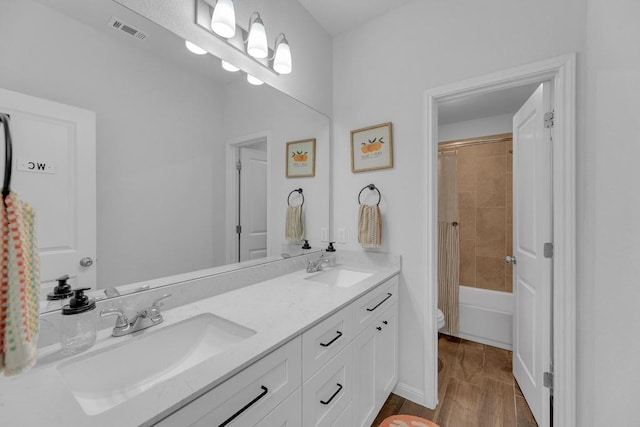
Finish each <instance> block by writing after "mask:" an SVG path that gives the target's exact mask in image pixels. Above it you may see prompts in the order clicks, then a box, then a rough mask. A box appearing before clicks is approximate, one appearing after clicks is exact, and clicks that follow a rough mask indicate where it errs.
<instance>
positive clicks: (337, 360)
mask: <svg viewBox="0 0 640 427" xmlns="http://www.w3.org/2000/svg"><path fill="white" fill-rule="evenodd" d="M352 391H353V352H352V349H351V346H350V345H348V346H347V347H345V348H344V349H343V350H342V351H341V352H340V353H338V354H337V355H336V356H335V357H334V358H333V359H331V360H330V361H329V362H328V363H327V364H326V365H325V366H324V367H323V368H322V369H320V370H319V371H318V372H317V373H316V374H315V375H314V376H313V377H311V378H310V379H309V380H308V381H307V382H305V383H304V385H303V386H302V413H303V420H302V421H303V425H304V426H305V427H329V426H331V425H333V423H334V422H335V420H336V419H337V418H338V416H339V415H340V414H342V411H344V409H345V408H346V407H347V406H349V403H350V402H351V396H352Z"/></svg>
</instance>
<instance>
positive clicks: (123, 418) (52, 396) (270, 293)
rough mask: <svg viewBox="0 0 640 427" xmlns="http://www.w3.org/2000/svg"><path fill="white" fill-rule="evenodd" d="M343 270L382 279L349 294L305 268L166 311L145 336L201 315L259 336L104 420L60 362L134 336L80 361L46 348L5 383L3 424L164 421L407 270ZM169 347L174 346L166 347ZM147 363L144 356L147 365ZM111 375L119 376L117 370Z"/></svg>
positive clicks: (0, 402)
mask: <svg viewBox="0 0 640 427" xmlns="http://www.w3.org/2000/svg"><path fill="white" fill-rule="evenodd" d="M344 267H354V268H359V269H364V270H368V271H375V274H374V275H372V276H371V277H368V278H367V279H365V280H363V281H361V282H359V283H357V284H356V285H354V286H351V287H349V288H339V287H333V286H328V285H323V284H320V283H316V282H313V281H309V280H303V279H304V277H306V276H308V275H309V273H306V272H305V271H304V270H302V271H297V272H294V273H290V274H286V275H284V276H280V277H277V278H274V279H271V280H267V281H264V282H260V283H257V284H254V285H251V286H246V287H243V288H240V289H236V290H233V291H230V292H226V293H223V294H220V295H216V296H214V297H210V298H207V299H203V300H200V301H197V302H193V303H190V304H186V305H183V306H180V307H177V308H174V309H171V310H167V311H165V312H163V316H164V323H162V324H161V325H158V326H154V327H152V328H150V329H147V330H145V331H142V332H141V334H144V333H145V332H148V333H152V332H153V331H156V330H159V329H160V328H164V327H167V326H170V325H172V324H175V323H178V322H180V321H182V320H184V319H186V318H189V317H192V316H194V315H197V314H201V313H212V314H215V315H217V316H220V317H222V318H225V319H228V320H230V321H232V322H235V323H238V324H240V325H242V326H245V327H247V328H251V329H253V330H255V331H256V334H255V335H253V336H251V337H249V338H247V339H246V340H244V341H242V342H240V343H238V344H236V345H235V346H233V347H232V348H230V349H228V350H227V351H225V352H223V353H220V354H218V355H216V356H214V357H211V358H210V359H208V360H206V361H205V362H202V363H201V364H199V365H196V366H194V367H193V368H191V369H188V370H186V371H184V372H182V373H180V374H179V375H177V376H175V377H173V378H171V379H169V380H167V381H164V382H161V383H159V384H156V385H154V386H153V387H151V388H150V389H148V390H147V391H145V392H143V393H141V394H139V395H137V396H134V397H132V398H131V399H129V400H128V401H126V402H124V403H122V404H120V405H118V406H116V407H114V408H112V409H110V410H108V411H106V412H103V413H100V414H97V415H93V416H90V415H87V414H86V413H85V412H84V411H83V409H82V407H81V406H80V405H79V403H78V402H77V401H76V399H75V398H74V396H73V394H72V392H71V391H70V390H69V389H68V388H67V387H66V386H65V385H64V384H63V381H62V379H61V377H60V374H59V372H58V369H57V367H58V364H59V363H60V362H62V361H65V362H66V361H68V360H72V358H73V357H83V356H84V355H86V354H88V353H91V352H95V351H100V350H101V349H103V348H106V347H110V346H112V345H114V344H117V343H122V342H124V340H129V339H135V337H133V336H131V335H129V336H125V337H120V338H114V337H111V336H110V332H111V331H110V330H101V331H99V332H98V339H97V342H96V344H95V345H94V347H92V348H91V349H89V350H87V351H86V352H84V353H81V354H80V355H77V356H73V357H64V358H63V357H62V356H61V355H60V353H59V348H60V347H59V345H58V344H56V345H52V346H49V347H45V348H43V349H41V350H40V352H39V361H38V364H37V365H36V366H35V367H34V368H32V369H31V370H30V371H29V372H27V373H24V374H22V375H20V376H17V377H9V378H2V379H0V424H2V425H16V426H17V425H20V426H41V425H47V426H65V427H66V426H69V427H70V426H83V427H85V426H92V427H98V426H115V425H117V426H137V425H142V424H144V425H148V424H151V423H152V422H155V421H158V420H159V419H161V418H163V417H164V416H166V415H168V414H169V413H171V412H172V411H173V410H175V409H177V408H179V407H181V406H183V405H184V404H186V403H187V402H189V401H191V400H193V399H195V398H196V397H198V396H199V395H201V394H203V393H204V392H206V391H208V390H210V389H211V388H213V387H215V386H216V385H218V384H220V383H221V382H223V381H225V380H226V379H228V378H230V377H231V376H232V375H234V374H236V373H237V372H239V371H241V370H242V369H244V368H246V367H247V366H249V365H250V364H252V363H253V362H255V361H256V360H258V359H260V358H261V357H263V356H265V355H267V354H268V353H269V352H271V351H273V350H274V349H276V348H277V347H279V346H280V345H282V344H284V343H285V342H287V341H288V340H290V339H291V338H293V337H295V336H297V335H299V334H300V333H302V332H303V331H305V330H307V329H309V328H310V327H311V326H313V325H315V324H316V323H318V322H320V321H321V320H323V319H325V318H326V317H328V316H330V315H331V314H333V313H334V312H336V311H338V310H339V309H341V308H342V307H344V306H346V305H348V304H349V303H351V302H352V301H354V300H355V299H357V298H358V297H360V296H362V295H363V294H365V293H366V292H368V291H370V290H371V289H373V288H375V287H376V286H378V285H379V284H381V283H383V282H384V281H386V280H387V279H389V278H391V277H393V276H394V275H397V274H398V273H399V271H400V269H399V267H396V266H390V265H389V266H387V265H383V266H380V265H377V266H372V265H370V264H367V265H364V264H363V265H355V264H348V265H345V266H344ZM137 334H138V333H137ZM137 334H136V335H137ZM169 345H171V343H167V346H169ZM144 357H145V356H144V355H140V359H141V360H143V359H144ZM104 369H113V370H117V369H118V366H105V367H104ZM7 421H9V422H8V423H7Z"/></svg>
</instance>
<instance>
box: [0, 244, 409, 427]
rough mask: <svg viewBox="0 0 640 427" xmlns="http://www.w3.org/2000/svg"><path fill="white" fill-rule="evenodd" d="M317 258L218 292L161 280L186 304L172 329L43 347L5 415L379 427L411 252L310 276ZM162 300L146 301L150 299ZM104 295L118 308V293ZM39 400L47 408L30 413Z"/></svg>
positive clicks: (361, 256)
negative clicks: (67, 351) (67, 348)
mask: <svg viewBox="0 0 640 427" xmlns="http://www.w3.org/2000/svg"><path fill="white" fill-rule="evenodd" d="M318 256H319V255H318V254H310V255H307V256H306V257H299V258H298V259H290V260H282V261H281V262H280V264H281V266H280V267H277V269H278V268H279V269H280V271H283V272H284V274H280V275H277V276H275V277H271V278H268V279H266V280H261V279H260V275H261V273H260V271H261V270H264V271H266V270H265V269H272V270H273V269H274V268H276V267H274V265H269V266H257V267H256V268H255V270H254V271H253V272H251V273H250V274H251V276H252V277H253V278H254V279H253V281H252V282H253V283H252V284H246V283H245V284H243V283H242V282H243V281H244V279H242V278H241V277H237V278H236V280H235V281H236V282H237V283H238V286H237V288H234V289H229V290H227V291H225V292H223V293H219V294H217V295H213V296H209V297H202V295H201V292H199V291H196V289H198V283H197V282H198V281H195V283H194V282H189V283H182V284H177V285H175V286H169V287H163V288H162V289H159V290H157V291H158V292H170V293H172V294H173V295H174V298H175V300H174V302H173V303H172V304H168V306H167V308H166V309H165V310H164V311H163V313H162V314H163V317H164V322H163V323H162V324H160V325H158V326H154V327H152V328H149V329H146V330H144V331H141V332H137V333H134V334H130V335H127V336H124V337H118V338H116V337H112V336H110V334H111V330H112V328H113V324H112V322H113V319H109V321H108V322H107V323H104V322H103V323H101V329H100V331H99V333H98V340H97V342H96V345H95V346H94V347H93V348H91V349H89V350H88V351H86V352H84V353H82V354H79V355H76V356H72V357H63V356H62V355H61V354H60V352H59V345H58V344H52V345H49V346H47V347H44V348H42V349H41V351H40V359H39V362H38V364H37V365H36V367H34V368H33V369H32V370H31V371H29V372H27V373H25V374H24V375H22V376H19V377H15V378H3V379H2V380H0V401H2V402H3V404H4V407H3V410H2V413H3V419H4V418H5V416H6V417H7V418H6V419H9V420H12V421H15V422H16V423H23V424H25V425H42V424H47V425H65V426H73V425H78V426H86V425H92V426H111V425H122V426H134V425H149V426H150V425H159V426H190V425H194V426H199V425H202V426H205V425H206V426H211V425H223V426H226V425H229V426H243V427H244V426H262V427H265V426H275V425H283V424H285V422H288V423H289V424H287V425H293V426H296V425H300V426H345V427H348V426H361V425H366V426H368V425H370V423H371V422H372V421H373V418H375V416H376V414H377V412H378V411H379V409H380V408H381V407H382V405H383V403H384V401H385V400H386V398H387V397H388V395H389V393H390V392H391V390H392V389H393V387H394V386H395V384H396V382H397V351H398V346H397V323H396V319H397V301H398V296H397V295H398V278H397V275H398V273H399V271H400V260H399V258H398V257H394V256H388V255H384V254H365V253H355V252H354V253H349V254H344V253H343V255H341V256H340V259H339V263H338V265H337V266H336V267H331V268H325V269H324V270H323V271H320V272H316V273H307V272H306V271H305V269H304V264H303V263H306V260H305V258H308V259H314V258H317V257H318ZM240 274H245V275H246V274H248V273H247V272H246V271H240V272H232V273H229V274H227V275H223V276H224V280H226V281H227V282H229V281H234V275H240ZM269 275H271V276H273V271H271V272H270V273H269V272H266V273H265V275H264V276H263V277H268V276H269ZM220 279H221V278H220V277H217V278H216V277H211V278H201V279H199V280H220ZM227 286H230V285H229V284H228V283H227ZM145 294H146V295H145ZM190 294H191V296H190ZM156 295H157V294H154V292H151V291H148V292H142V293H140V294H136V295H135V298H136V299H137V300H138V301H145V303H146V304H149V303H150V302H151V301H152V300H153V299H154V298H157V296H156ZM147 299H148V300H149V301H146V300H147ZM172 299H173V298H172ZM125 301H127V297H126V296H125V297H122V299H121V301H120V303H121V304H122V303H124V302H125ZM100 303H103V307H99V308H108V307H109V305H110V304H111V305H113V304H116V303H117V300H116V301H114V300H109V301H105V302H99V305H100ZM51 321H53V320H51V319H49V322H51ZM105 326H106V327H105ZM34 401H35V402H38V411H32V410H28V408H29V407H30V404H31V402H34Z"/></svg>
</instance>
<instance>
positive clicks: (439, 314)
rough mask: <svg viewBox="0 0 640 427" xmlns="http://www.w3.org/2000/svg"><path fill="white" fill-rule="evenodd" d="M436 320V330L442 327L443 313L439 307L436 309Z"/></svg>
mask: <svg viewBox="0 0 640 427" xmlns="http://www.w3.org/2000/svg"><path fill="white" fill-rule="evenodd" d="M436 320H437V323H438V330H440V329H442V328H443V327H444V313H443V312H442V311H440V309H438V317H437V319H436Z"/></svg>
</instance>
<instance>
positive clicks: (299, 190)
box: [287, 188, 304, 206]
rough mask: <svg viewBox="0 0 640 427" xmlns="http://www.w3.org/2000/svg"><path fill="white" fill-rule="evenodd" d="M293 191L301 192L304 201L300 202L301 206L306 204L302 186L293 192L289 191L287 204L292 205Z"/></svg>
mask: <svg viewBox="0 0 640 427" xmlns="http://www.w3.org/2000/svg"><path fill="white" fill-rule="evenodd" d="M293 193H299V194H300V196H302V203H300V206H302V205H304V194H302V188H296V189H295V190H293V191H292V192H291V193H289V196H287V205H289V206H291V195H292V194H293Z"/></svg>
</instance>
